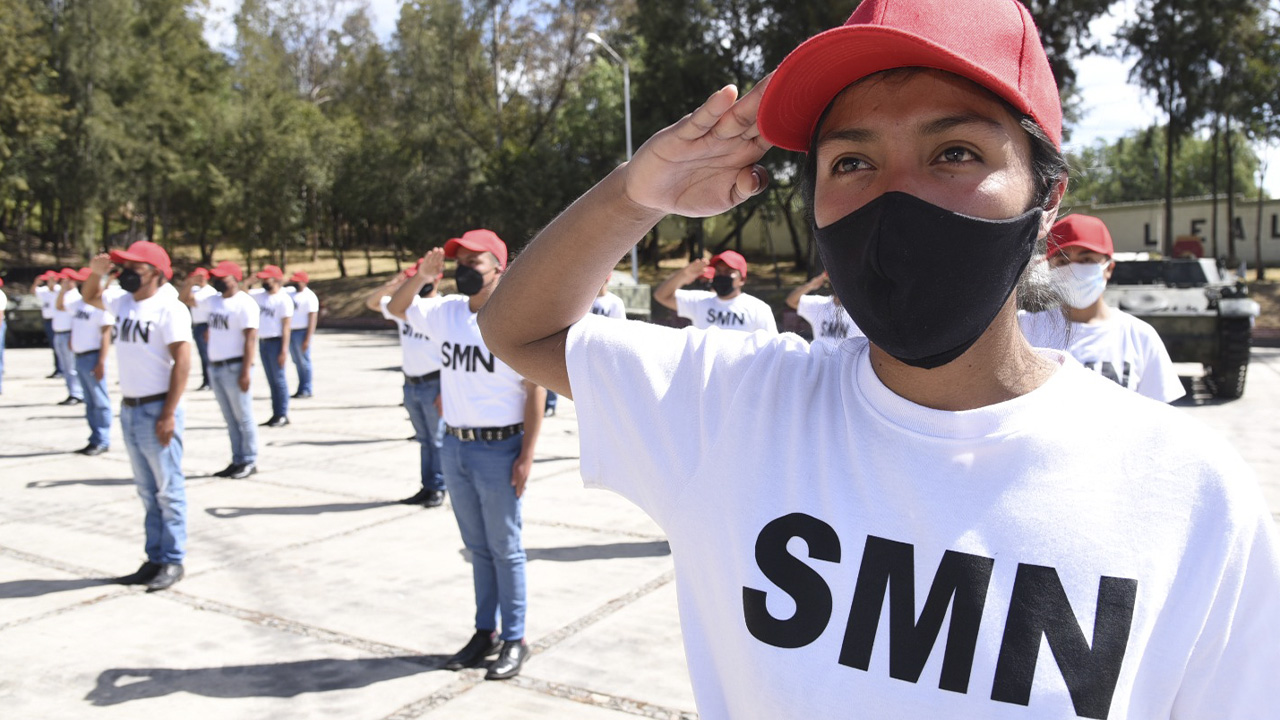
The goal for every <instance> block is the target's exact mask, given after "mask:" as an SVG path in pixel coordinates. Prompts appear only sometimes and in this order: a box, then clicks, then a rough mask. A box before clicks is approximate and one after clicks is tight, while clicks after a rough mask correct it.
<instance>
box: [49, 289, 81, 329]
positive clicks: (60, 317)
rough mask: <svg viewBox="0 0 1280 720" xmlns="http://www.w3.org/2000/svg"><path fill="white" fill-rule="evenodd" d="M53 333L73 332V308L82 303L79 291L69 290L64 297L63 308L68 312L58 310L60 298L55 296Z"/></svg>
mask: <svg viewBox="0 0 1280 720" xmlns="http://www.w3.org/2000/svg"><path fill="white" fill-rule="evenodd" d="M53 300H54V302H53V317H52V318H50V319H51V320H53V331H54V332H71V310H70V308H71V306H72V305H74V304H75V303H77V302H79V301H80V291H79V290H68V291H67V294H66V295H63V296H62V307H64V308H67V309H66V310H59V309H58V296H57V295H56V294H55V295H54V296H53Z"/></svg>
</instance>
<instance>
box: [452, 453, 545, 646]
mask: <svg viewBox="0 0 1280 720" xmlns="http://www.w3.org/2000/svg"><path fill="white" fill-rule="evenodd" d="M523 438H524V436H523V435H522V434H516V435H513V436H511V437H509V438H507V439H506V440H495V441H485V440H475V441H471V442H462V441H461V440H459V439H458V438H456V437H453V436H452V435H446V436H445V438H444V447H443V448H442V450H443V456H444V457H443V460H444V463H443V464H444V480H445V483H447V484H448V486H449V496H450V498H451V501H452V504H453V515H454V517H455V518H457V520H458V529H459V530H460V531H461V532H462V543H463V545H466V546H467V549H468V550H470V551H471V577H472V580H473V581H474V583H475V592H476V629H477V630H496V629H498V613H499V610H501V613H502V632H501V634H500V635H499V637H500V638H501V639H502V640H504V641H505V640H519V639H521V638H523V637H524V618H525V605H526V590H525V554H524V545H523V544H522V542H521V539H520V529H521V520H520V498H518V497H516V491H515V488H513V487H511V466H512V464H514V463H515V461H516V458H517V457H519V455H520V444H521V442H522V441H523Z"/></svg>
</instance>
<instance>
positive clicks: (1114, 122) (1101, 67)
mask: <svg viewBox="0 0 1280 720" xmlns="http://www.w3.org/2000/svg"><path fill="white" fill-rule="evenodd" d="M366 1H367V2H368V5H369V11H370V16H371V17H372V19H373V26H374V29H375V31H377V33H378V36H379V37H381V38H383V39H386V38H389V37H390V36H391V34H392V32H394V31H395V24H396V18H397V17H398V16H399V14H400V0H366ZM209 4H210V11H209V13H208V14H207V15H206V27H205V36H206V37H207V38H208V39H209V42H210V43H211V44H213V45H215V46H218V45H224V44H227V43H229V42H230V40H231V38H232V37H233V33H234V31H233V29H232V27H231V16H232V14H233V13H234V12H235V9H236V8H238V7H239V0H210V3H209ZM1134 4H1135V3H1134V0H1124V1H1123V2H1120V3H1117V5H1116V7H1115V8H1114V9H1113V10H1112V14H1111V15H1109V16H1104V17H1101V18H1098V19H1097V20H1095V21H1094V23H1093V25H1091V26H1090V28H1091V30H1092V31H1093V34H1094V35H1095V36H1096V37H1105V38H1108V40H1109V39H1110V38H1111V37H1112V36H1114V34H1115V31H1116V28H1118V27H1119V26H1120V24H1121V23H1122V22H1123V21H1124V18H1125V17H1127V16H1128V15H1129V14H1130V13H1132V12H1133V7H1134ZM1076 70H1077V73H1078V76H1079V84H1080V89H1081V96H1082V98H1083V103H1082V110H1083V113H1082V117H1081V119H1080V122H1078V123H1077V124H1076V125H1075V126H1074V127H1073V128H1072V132H1071V137H1072V142H1071V143H1070V144H1069V145H1068V149H1070V148H1071V147H1072V146H1073V145H1087V144H1092V142H1093V140H1094V139H1095V138H1103V139H1105V140H1108V141H1111V140H1115V139H1116V138H1119V137H1120V136H1122V135H1124V134H1125V133H1127V132H1129V131H1131V130H1136V129H1139V128H1143V127H1147V126H1149V125H1151V124H1152V123H1153V122H1157V121H1159V120H1162V119H1163V114H1162V113H1161V112H1160V111H1159V109H1158V108H1157V107H1156V103H1155V100H1154V98H1153V97H1152V96H1150V95H1148V94H1147V93H1146V92H1144V91H1143V90H1142V89H1141V88H1139V87H1138V86H1136V85H1132V84H1130V83H1129V82H1128V78H1129V64H1128V63H1124V62H1121V61H1120V60H1117V59H1115V58H1107V57H1090V58H1085V59H1084V60H1081V61H1079V62H1078V63H1077V66H1076ZM684 112H685V110H684V109H681V108H674V109H673V110H672V113H673V114H672V118H675V117H676V116H678V115H681V114H683V113H684ZM641 140H642V139H640V138H637V141H638V142H639V141H641ZM638 142H637V144H638ZM1264 159H1265V160H1268V161H1269V162H1268V166H1269V167H1268V172H1267V178H1266V188H1267V191H1268V193H1269V194H1270V195H1271V196H1272V197H1277V196H1280V167H1278V166H1280V144H1276V145H1272V147H1270V148H1268V149H1266V151H1265V155H1264Z"/></svg>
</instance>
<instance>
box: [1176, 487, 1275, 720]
mask: <svg viewBox="0 0 1280 720" xmlns="http://www.w3.org/2000/svg"><path fill="white" fill-rule="evenodd" d="M1252 497H1253V498H1254V503H1253V505H1254V512H1252V513H1251V516H1250V517H1249V518H1248V519H1247V520H1246V521H1245V522H1243V523H1241V527H1240V528H1239V532H1238V534H1236V535H1235V536H1233V537H1232V538H1231V546H1230V548H1229V554H1228V558H1227V563H1226V565H1225V567H1224V568H1223V570H1222V574H1221V576H1220V578H1219V582H1218V587H1217V592H1216V594H1215V596H1214V599H1213V602H1212V604H1211V605H1210V607H1209V612H1208V616H1207V618H1206V621H1205V625H1204V628H1203V629H1202V630H1201V632H1200V636H1199V638H1198V640H1197V641H1196V645H1195V648H1194V649H1193V651H1192V654H1191V657H1190V659H1189V661H1188V663H1187V668H1186V671H1185V672H1184V673H1183V675H1182V687H1181V688H1180V689H1179V691H1178V695H1177V697H1176V698H1175V699H1174V704H1173V713H1172V716H1173V717H1175V718H1193V719H1195V718H1204V719H1206V720H1208V719H1209V718H1255V717H1256V718H1261V717H1272V716H1273V715H1274V713H1275V687H1276V684H1275V682H1276V668H1278V667H1280V612H1277V611H1276V604H1275V603H1276V598H1278V597H1280V540H1278V539H1277V534H1276V526H1275V521H1273V520H1272V519H1271V517H1270V514H1269V513H1268V512H1267V511H1266V508H1267V505H1266V501H1265V499H1264V498H1263V497H1262V494H1261V492H1260V491H1258V490H1257V488H1256V486H1255V488H1254V492H1253V493H1252Z"/></svg>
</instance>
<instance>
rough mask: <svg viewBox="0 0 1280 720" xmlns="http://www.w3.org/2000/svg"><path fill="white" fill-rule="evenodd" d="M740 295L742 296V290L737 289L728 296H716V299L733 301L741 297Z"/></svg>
mask: <svg viewBox="0 0 1280 720" xmlns="http://www.w3.org/2000/svg"><path fill="white" fill-rule="evenodd" d="M741 294H742V288H738V289H737V290H734V291H733V292H731V293H729V294H728V295H716V297H717V298H720V299H721V300H725V301H728V300H732V299H734V298H736V297H738V296H739V295H741Z"/></svg>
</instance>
